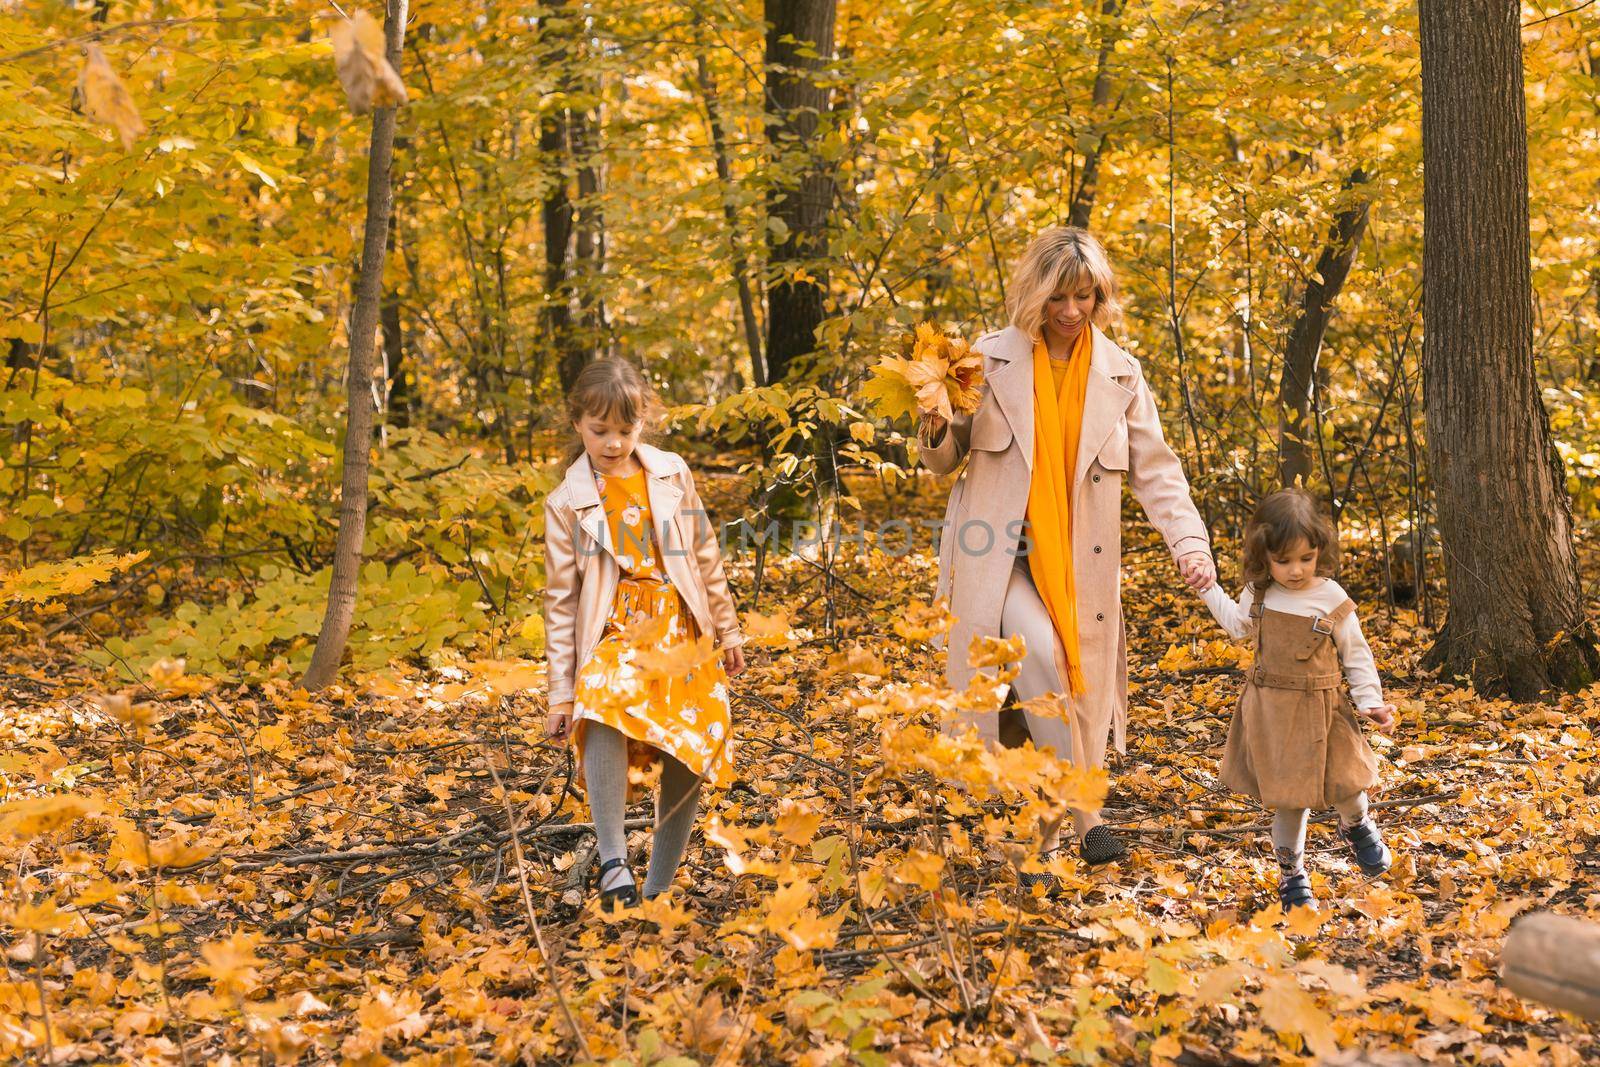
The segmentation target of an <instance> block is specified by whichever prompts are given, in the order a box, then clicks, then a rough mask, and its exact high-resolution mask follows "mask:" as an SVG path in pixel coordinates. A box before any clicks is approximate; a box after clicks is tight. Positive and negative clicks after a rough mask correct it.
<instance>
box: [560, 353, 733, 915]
mask: <svg viewBox="0 0 1600 1067" xmlns="http://www.w3.org/2000/svg"><path fill="white" fill-rule="evenodd" d="M653 407H654V398H653V396H652V394H651V392H650V389H649V387H648V386H647V385H646V383H645V381H644V379H643V377H642V376H641V375H640V374H639V372H638V370H637V369H635V368H634V366H633V365H632V364H631V363H627V362H625V361H623V360H619V359H602V360H597V361H595V362H593V363H590V364H589V365H588V366H586V367H585V368H584V369H583V370H582V371H581V372H580V373H579V374H578V379H577V381H576V382H575V383H574V384H573V387H572V391H571V393H570V394H569V395H568V397H567V413H568V415H569V417H570V418H571V420H572V428H573V430H574V432H575V433H576V434H577V436H578V445H577V446H576V447H575V448H574V455H575V457H576V458H575V459H574V461H573V462H572V464H571V466H569V467H568V468H567V471H566V476H565V477H564V478H563V480H562V482H561V484H560V485H558V486H557V487H556V488H555V489H554V490H553V491H552V492H551V493H550V495H549V497H548V498H546V500H545V527H544V528H545V575H546V588H545V598H544V606H545V645H546V655H547V658H548V660H549V685H550V697H549V708H550V713H549V718H548V720H547V722H546V729H547V730H548V732H549V733H550V735H551V736H552V737H556V738H566V737H568V736H569V735H570V736H571V738H572V741H573V743H574V745H575V747H576V748H577V752H578V762H579V765H580V767H581V768H582V775H581V778H582V780H583V782H584V784H585V787H586V789H587V792H588V796H589V807H590V810H591V812H592V813H593V818H594V828H595V839H596V843H597V849H598V852H599V857H600V869H599V877H600V901H601V906H602V907H604V908H612V907H617V906H624V907H625V906H631V905H632V904H634V903H636V902H637V901H638V897H639V893H638V890H637V889H636V888H635V885H634V880H633V873H632V872H631V871H630V870H629V869H628V863H627V840H626V836H625V834H624V832H623V812H624V808H625V806H626V798H627V790H628V768H629V765H630V764H633V765H640V764H645V765H648V764H650V763H652V762H655V761H657V760H659V761H660V762H661V764H662V768H661V789H660V793H659V795H658V796H657V799H656V832H655V839H654V842H653V844H652V847H651V852H650V869H649V871H648V873H647V874H646V875H645V882H644V895H645V896H646V897H651V896H655V895H657V894H659V893H663V892H665V891H666V890H667V889H668V888H669V887H670V886H671V885H672V880H673V877H674V875H675V874H676V872H677V869H678V863H679V861H680V860H681V859H682V858H683V850H684V846H685V845H686V844H687V842H688V839H689V831H690V829H691V827H692V826H693V825H694V818H695V813H696V810H697V806H698V801H699V790H700V783H701V781H702V780H710V781H711V782H712V783H714V784H717V785H725V784H727V783H728V782H729V781H731V780H732V767H733V752H732V749H731V747H730V746H731V744H732V738H731V736H730V732H731V731H730V723H729V714H728V689H727V684H726V681H727V678H728V677H736V676H737V675H739V674H740V673H741V672H742V671H743V670H744V652H743V650H742V649H741V647H740V646H741V645H742V643H743V637H742V636H741V634H740V631H739V616H738V614H737V612H736V611H735V609H734V604H733V598H732V597H731V596H729V594H728V580H727V577H726V576H725V574H724V573H723V567H722V555H721V551H720V548H719V545H718V542H717V537H716V534H715V528H714V527H713V526H712V524H711V522H710V521H709V518H708V517H707V515H706V512H705V507H704V505H702V504H701V503H700V496H699V494H698V493H696V492H695V487H694V477H693V475H691V474H690V473H689V466H688V464H687V463H685V462H684V461H683V458H682V457H680V456H678V455H677V454H676V453H673V452H665V451H662V450H661V449H658V448H655V447H653V446H651V445H648V444H645V443H644V442H642V441H640V440H639V436H640V434H641V432H642V431H643V430H644V428H645V425H646V422H647V415H648V413H649V412H650V411H651V410H652V409H653ZM701 635H705V636H706V637H707V638H710V639H712V640H713V641H714V642H715V645H716V648H717V649H718V650H720V660H721V662H718V657H717V656H716V655H715V654H712V655H710V656H707V657H705V658H703V659H702V658H701V657H699V656H695V655H687V656H685V655H682V653H683V652H684V650H685V644H684V643H685V642H696V641H697V639H698V638H700V637H701Z"/></svg>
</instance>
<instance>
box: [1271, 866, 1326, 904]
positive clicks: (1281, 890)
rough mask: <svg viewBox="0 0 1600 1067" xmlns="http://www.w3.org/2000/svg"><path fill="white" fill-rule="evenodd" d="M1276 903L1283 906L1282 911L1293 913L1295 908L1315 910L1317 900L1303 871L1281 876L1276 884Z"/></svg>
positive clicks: (1309, 880)
mask: <svg viewBox="0 0 1600 1067" xmlns="http://www.w3.org/2000/svg"><path fill="white" fill-rule="evenodd" d="M1278 902H1279V903H1280V904H1282V905H1283V910H1284V911H1293V910H1294V909H1295V908H1311V909H1313V910H1315V909H1316V906H1317V898H1316V897H1315V896H1314V895H1313V894H1312V892H1311V879H1310V878H1308V877H1306V872H1305V871H1296V872H1295V873H1293V874H1286V875H1284V876H1283V878H1282V879H1281V880H1280V881H1279V882H1278Z"/></svg>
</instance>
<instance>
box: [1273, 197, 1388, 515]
mask: <svg viewBox="0 0 1600 1067" xmlns="http://www.w3.org/2000/svg"><path fill="white" fill-rule="evenodd" d="M1366 181H1367V175H1366V173H1365V172H1364V171H1362V170H1360V169H1357V170H1356V171H1355V173H1353V174H1351V175H1350V178H1349V180H1348V181H1346V182H1345V185H1344V187H1345V189H1346V190H1347V191H1348V190H1350V189H1352V188H1354V187H1356V186H1358V185H1364V184H1366ZM1369 207H1371V204H1370V202H1369V201H1367V200H1360V201H1358V202H1357V203H1355V204H1353V205H1351V206H1350V207H1348V208H1346V209H1345V210H1344V211H1341V212H1339V214H1338V216H1337V217H1336V218H1335V219H1334V222H1333V226H1332V228H1331V230H1330V232H1329V233H1328V243H1327V244H1326V245H1324V246H1323V248H1322V254H1321V255H1320V256H1318V257H1317V268H1316V273H1315V274H1314V275H1313V276H1312V277H1311V278H1309V279H1307V280H1306V288H1305V292H1304V293H1303V294H1302V296H1301V299H1300V313H1299V314H1298V315H1297V316H1295V321H1294V325H1293V326H1292V327H1291V328H1290V330H1289V341H1288V344H1287V345H1285V346H1284V352H1283V378H1282V381H1281V383H1280V385H1279V388H1278V399H1279V407H1278V477H1279V479H1280V480H1281V481H1282V483H1283V484H1284V485H1294V484H1296V483H1297V482H1300V483H1303V482H1306V481H1308V480H1309V478H1310V475H1311V451H1312V450H1311V435H1312V429H1313V428H1312V427H1310V426H1308V423H1309V422H1310V421H1311V420H1310V414H1311V411H1312V404H1313V400H1314V396H1315V390H1314V388H1313V385H1314V383H1316V382H1318V381H1319V380H1320V379H1321V374H1320V371H1321V368H1320V367H1319V365H1318V362H1317V360H1318V357H1319V356H1320V355H1321V353H1322V338H1323V336H1324V335H1325V334H1326V333H1327V331H1328V320H1329V319H1330V318H1331V317H1332V315H1333V302H1334V301H1335V300H1337V299H1338V298H1339V291H1340V290H1341V289H1343V288H1344V282H1345V279H1346V278H1348V277H1349V276H1350V266H1351V264H1353V263H1354V262H1355V258H1356V247H1357V245H1359V244H1360V242H1361V234H1362V231H1364V230H1365V229H1366V227H1367V210H1368V208H1369Z"/></svg>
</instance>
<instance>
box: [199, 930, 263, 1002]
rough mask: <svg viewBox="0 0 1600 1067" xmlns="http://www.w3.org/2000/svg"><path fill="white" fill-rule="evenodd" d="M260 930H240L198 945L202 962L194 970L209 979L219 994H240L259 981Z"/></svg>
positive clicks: (243, 993)
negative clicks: (222, 938) (258, 950)
mask: <svg viewBox="0 0 1600 1067" xmlns="http://www.w3.org/2000/svg"><path fill="white" fill-rule="evenodd" d="M261 937H262V935H261V933H260V932H259V931H254V930H242V931H240V932H238V933H236V934H234V935H233V936H231V937H229V938H227V939H225V940H222V941H212V942H210V943H208V944H204V945H201V946H200V956H201V958H202V962H201V963H199V964H197V965H196V967H195V970H196V971H197V972H198V973H199V974H201V975H202V976H204V977H206V978H209V979H211V982H212V985H213V986H214V987H215V989H216V991H217V993H218V994H219V995H222V996H233V997H243V996H245V995H247V994H249V993H251V992H253V991H254V990H255V988H256V987H257V986H258V985H259V984H260V975H261V972H260V967H261V964H262V963H264V962H265V961H264V960H263V959H262V958H261V957H260V956H258V955H256V946H257V945H259V944H261Z"/></svg>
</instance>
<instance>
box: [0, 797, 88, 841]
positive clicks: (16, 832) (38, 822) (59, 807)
mask: <svg viewBox="0 0 1600 1067" xmlns="http://www.w3.org/2000/svg"><path fill="white" fill-rule="evenodd" d="M99 810H100V801H99V800H97V799H95V798H92V797H83V796H77V795H75V794H71V793H55V794H51V795H49V796H42V797H28V798H26V799H23V800H13V801H9V802H8V803H5V804H0V837H3V838H10V839H12V840H27V839H28V838H30V837H38V836H39V835H40V834H47V833H50V832H51V831H53V830H60V829H62V828H63V827H66V826H70V825H72V824H73V823H74V822H76V821H77V820H78V819H81V818H83V817H84V816H86V815H92V814H94V813H95V812H98V811H99Z"/></svg>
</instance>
